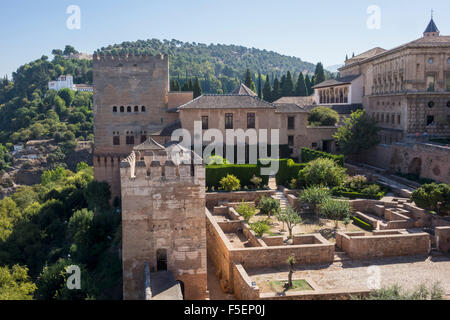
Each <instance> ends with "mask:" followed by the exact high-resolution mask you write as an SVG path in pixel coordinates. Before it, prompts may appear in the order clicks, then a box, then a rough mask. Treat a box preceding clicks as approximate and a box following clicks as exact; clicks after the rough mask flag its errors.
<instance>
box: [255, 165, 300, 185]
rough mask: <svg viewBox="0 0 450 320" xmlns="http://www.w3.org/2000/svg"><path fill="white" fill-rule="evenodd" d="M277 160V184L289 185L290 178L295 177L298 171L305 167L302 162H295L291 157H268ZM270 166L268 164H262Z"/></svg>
mask: <svg viewBox="0 0 450 320" xmlns="http://www.w3.org/2000/svg"><path fill="white" fill-rule="evenodd" d="M270 161H271V162H273V161H277V162H278V171H277V172H276V174H275V180H276V182H277V185H283V186H289V185H290V183H291V181H292V179H297V177H298V172H299V171H300V170H301V169H303V168H304V167H305V164H304V163H295V162H294V160H292V159H270ZM262 166H263V167H270V164H267V165H262Z"/></svg>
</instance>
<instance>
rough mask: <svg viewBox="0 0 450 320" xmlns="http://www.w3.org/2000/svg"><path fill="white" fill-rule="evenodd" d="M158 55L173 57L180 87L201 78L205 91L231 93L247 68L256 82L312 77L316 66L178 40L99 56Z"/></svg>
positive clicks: (142, 43) (120, 47)
mask: <svg viewBox="0 0 450 320" xmlns="http://www.w3.org/2000/svg"><path fill="white" fill-rule="evenodd" d="M100 52H103V53H109V54H112V55H119V54H128V53H133V54H152V55H154V54H158V53H167V54H169V58H170V76H171V79H177V80H178V81H179V82H180V84H181V86H182V85H183V83H184V82H185V81H187V80H188V79H190V78H194V77H197V78H199V79H200V83H201V86H202V90H203V92H206V93H229V92H231V91H232V90H233V89H234V88H235V87H236V86H237V85H238V84H239V81H241V80H243V76H244V73H245V70H246V69H249V70H251V72H252V76H253V78H254V79H255V81H256V78H257V74H258V73H261V74H262V75H263V77H264V79H265V75H269V76H270V77H271V82H273V81H274V79H275V77H277V78H281V76H282V75H284V74H286V73H287V72H288V71H290V72H291V73H292V74H293V77H294V79H296V76H298V74H299V73H300V72H303V73H305V74H310V75H311V74H313V73H314V70H315V65H314V64H312V63H309V62H305V61H302V60H301V59H300V58H296V57H289V56H285V55H281V54H279V53H276V52H273V51H267V50H260V49H255V48H246V47H243V46H236V45H224V44H210V45H206V44H202V43H195V42H193V43H189V42H182V41H178V40H170V41H169V40H163V41H161V40H158V39H149V40H138V41H135V42H123V43H121V44H116V45H111V46H108V47H104V48H101V49H99V50H98V51H97V53H100Z"/></svg>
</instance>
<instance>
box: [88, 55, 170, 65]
mask: <svg viewBox="0 0 450 320" xmlns="http://www.w3.org/2000/svg"><path fill="white" fill-rule="evenodd" d="M92 60H93V63H94V65H110V64H111V63H120V62H122V63H127V62H133V63H138V62H140V63H142V62H145V63H153V62H154V63H158V62H162V63H164V64H165V63H168V62H169V55H168V54H157V55H145V54H139V55H134V54H122V55H112V54H110V53H103V52H102V53H95V54H94V55H93V57H92Z"/></svg>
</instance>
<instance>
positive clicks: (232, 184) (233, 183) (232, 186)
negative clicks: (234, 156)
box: [220, 174, 241, 191]
mask: <svg viewBox="0 0 450 320" xmlns="http://www.w3.org/2000/svg"><path fill="white" fill-rule="evenodd" d="M220 185H221V186H222V188H223V189H224V190H225V191H236V190H239V189H240V188H241V183H240V181H239V179H238V178H236V176H234V175H232V174H228V175H227V176H226V177H223V178H222V179H221V180H220Z"/></svg>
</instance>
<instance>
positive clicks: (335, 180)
mask: <svg viewBox="0 0 450 320" xmlns="http://www.w3.org/2000/svg"><path fill="white" fill-rule="evenodd" d="M345 172H346V170H345V169H344V168H342V167H341V166H339V165H338V164H336V162H334V161H333V160H331V159H327V158H318V159H316V160H313V161H310V162H308V163H307V164H306V166H305V167H304V168H303V169H302V170H300V171H299V172H298V181H299V182H300V183H301V184H302V185H304V186H313V185H316V186H318V185H321V186H326V187H330V188H332V187H336V186H340V185H342V183H343V182H344V179H345V177H346V173H345Z"/></svg>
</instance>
